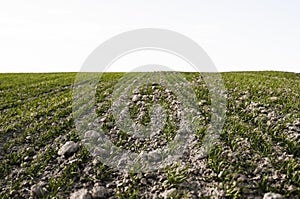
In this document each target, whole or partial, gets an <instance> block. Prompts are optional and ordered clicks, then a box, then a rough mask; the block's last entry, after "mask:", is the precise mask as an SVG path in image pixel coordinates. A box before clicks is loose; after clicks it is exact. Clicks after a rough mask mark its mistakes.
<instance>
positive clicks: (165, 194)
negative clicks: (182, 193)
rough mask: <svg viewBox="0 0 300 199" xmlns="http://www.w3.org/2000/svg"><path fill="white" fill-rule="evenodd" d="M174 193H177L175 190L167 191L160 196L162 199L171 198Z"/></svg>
mask: <svg viewBox="0 0 300 199" xmlns="http://www.w3.org/2000/svg"><path fill="white" fill-rule="evenodd" d="M174 191H176V189H175V188H172V189H169V190H166V191H164V192H163V193H161V194H160V197H162V198H170V196H171V194H172V193H173V192H174Z"/></svg>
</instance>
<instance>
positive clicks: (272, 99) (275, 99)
mask: <svg viewBox="0 0 300 199" xmlns="http://www.w3.org/2000/svg"><path fill="white" fill-rule="evenodd" d="M277 100H278V97H270V101H277Z"/></svg>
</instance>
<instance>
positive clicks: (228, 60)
mask: <svg viewBox="0 0 300 199" xmlns="http://www.w3.org/2000/svg"><path fill="white" fill-rule="evenodd" d="M299 8H300V1H297V0H287V1H282V0H243V1H241V0H218V1H217V0H210V1H207V0H205V1H204V0H186V1H182V0H172V1H171V0H168V1H166V0H151V1H146V0H143V1H141V0H139V1H138V0H126V1H124V0H110V1H107V0H63V1H62V0H60V1H58V0H51V1H38V0H35V1H34V0H26V1H23V0H10V1H1V2H0V55H1V56H0V72H69V71H72V72H78V71H80V69H81V67H82V65H83V63H84V62H85V60H86V59H87V57H88V56H89V55H90V53H91V52H93V50H94V49H95V48H97V46H99V45H101V44H102V43H103V42H105V41H106V40H108V39H110V38H111V37H113V36H115V35H118V34H121V33H123V32H126V31H130V30H134V29H139V28H161V29H168V30H172V31H176V32H178V33H181V34H183V35H185V36H187V37H189V38H190V39H192V40H194V41H195V42H197V43H198V44H199V45H200V46H201V47H202V48H203V49H204V50H205V51H206V53H207V54H208V55H209V57H210V58H211V59H212V61H213V62H214V64H215V66H216V67H217V70H218V71H220V72H221V71H253V70H256V71H258V70H277V71H291V72H300V56H299V53H300V12H299ZM147 64H160V65H165V66H168V67H170V68H172V69H174V70H182V71H184V70H189V67H190V66H189V64H188V63H186V62H185V61H184V60H182V59H180V58H178V57H176V56H174V55H170V54H168V53H165V52H157V51H140V52H135V53H132V54H128V55H126V56H124V57H122V58H120V59H119V60H117V61H116V62H114V63H113V64H112V66H111V67H110V69H108V71H110V70H111V71H127V70H131V67H138V66H141V65H147Z"/></svg>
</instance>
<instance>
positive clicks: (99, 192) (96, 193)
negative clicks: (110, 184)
mask: <svg viewBox="0 0 300 199" xmlns="http://www.w3.org/2000/svg"><path fill="white" fill-rule="evenodd" d="M106 195H107V190H106V188H105V187H103V186H94V188H93V190H92V197H93V198H105V196H106Z"/></svg>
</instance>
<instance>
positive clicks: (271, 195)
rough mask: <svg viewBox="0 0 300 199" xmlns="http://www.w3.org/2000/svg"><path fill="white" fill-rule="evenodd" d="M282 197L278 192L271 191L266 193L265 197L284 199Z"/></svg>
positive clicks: (266, 198) (268, 198) (267, 198)
mask: <svg viewBox="0 0 300 199" xmlns="http://www.w3.org/2000/svg"><path fill="white" fill-rule="evenodd" d="M282 198H284V197H283V196H282V195H280V194H278V193H271V192H269V193H265V195H264V198H263V199H282Z"/></svg>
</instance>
